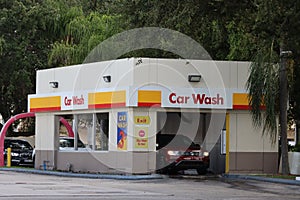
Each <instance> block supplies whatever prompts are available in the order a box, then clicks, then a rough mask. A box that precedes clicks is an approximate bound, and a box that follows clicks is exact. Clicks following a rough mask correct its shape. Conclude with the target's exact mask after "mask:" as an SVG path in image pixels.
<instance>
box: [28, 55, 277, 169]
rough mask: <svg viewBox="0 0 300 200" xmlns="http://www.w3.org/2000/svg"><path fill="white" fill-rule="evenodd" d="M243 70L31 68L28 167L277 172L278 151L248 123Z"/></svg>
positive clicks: (211, 66) (153, 61)
mask: <svg viewBox="0 0 300 200" xmlns="http://www.w3.org/2000/svg"><path fill="white" fill-rule="evenodd" d="M249 66H250V63H249V62H237V61H208V60H185V59H158V58H125V59H117V60H110V61H103V62H94V63H88V64H81V65H74V66H66V67H58V68H52V69H45V70H38V71H37V81H36V94H31V95H29V96H28V111H29V112H35V116H36V135H35V162H34V163H35V168H37V169H38V168H41V167H45V164H46V169H47V170H61V171H73V172H96V173H116V174H128V173H129V174H149V173H161V172H162V173H165V172H167V173H176V172H177V171H180V170H187V169H194V170H196V171H197V172H198V173H199V174H205V173H207V172H212V173H224V172H226V173H229V172H230V173H235V172H239V173H240V172H255V173H276V172H277V171H278V143H277V142H276V143H275V144H272V142H271V141H270V139H269V137H268V134H264V135H262V130H261V129H259V128H255V127H253V125H252V121H251V119H252V118H251V114H250V112H249V109H250V108H249V102H248V94H247V90H246V89H245V84H246V81H247V78H248V72H249ZM262 108H263V107H262ZM61 119H64V120H66V121H67V122H68V123H69V124H70V127H72V128H71V129H72V130H71V131H70V130H66V128H65V126H63V124H62V121H61Z"/></svg>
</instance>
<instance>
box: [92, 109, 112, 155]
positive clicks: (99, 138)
mask: <svg viewBox="0 0 300 200" xmlns="http://www.w3.org/2000/svg"><path fill="white" fill-rule="evenodd" d="M96 116H97V118H96V135H95V150H102V151H103V150H104V151H107V150H108V132H109V119H108V113H97V115H96Z"/></svg>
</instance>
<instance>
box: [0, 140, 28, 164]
mask: <svg viewBox="0 0 300 200" xmlns="http://www.w3.org/2000/svg"><path fill="white" fill-rule="evenodd" d="M9 147H10V148H11V164H12V165H22V164H26V165H33V163H34V161H33V159H32V153H33V148H32V146H31V145H30V144H29V143H28V142H27V141H25V140H21V139H5V140H4V160H5V163H6V162H7V148H9Z"/></svg>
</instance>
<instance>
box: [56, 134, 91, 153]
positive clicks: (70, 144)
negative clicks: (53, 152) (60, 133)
mask: <svg viewBox="0 0 300 200" xmlns="http://www.w3.org/2000/svg"><path fill="white" fill-rule="evenodd" d="M77 147H78V148H85V145H84V144H83V142H82V141H81V140H80V139H78V142H77ZM73 148H74V138H73V137H60V138H59V149H60V150H63V149H73Z"/></svg>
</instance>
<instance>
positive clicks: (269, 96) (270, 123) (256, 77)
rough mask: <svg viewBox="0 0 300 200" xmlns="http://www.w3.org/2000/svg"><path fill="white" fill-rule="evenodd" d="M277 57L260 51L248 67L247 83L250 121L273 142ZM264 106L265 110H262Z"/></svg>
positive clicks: (275, 132)
mask: <svg viewBox="0 0 300 200" xmlns="http://www.w3.org/2000/svg"><path fill="white" fill-rule="evenodd" d="M276 61H278V57H277V56H276V53H275V52H274V51H273V48H272V47H271V48H270V49H260V50H259V51H258V52H257V54H256V56H255V58H254V60H253V62H252V63H251V66H250V75H249V78H248V81H247V85H246V87H247V89H248V91H249V102H250V105H251V107H252V109H251V112H252V119H253V123H254V125H255V126H256V127H260V126H263V133H265V132H266V131H267V132H268V133H270V138H271V139H272V141H273V142H275V141H276V140H277V121H276V116H277V115H278V113H279V112H278V98H279V65H278V62H276ZM262 106H264V107H265V109H266V110H262V109H261V107H262Z"/></svg>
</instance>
